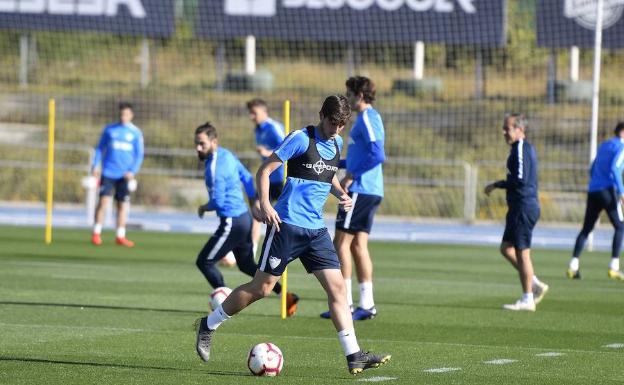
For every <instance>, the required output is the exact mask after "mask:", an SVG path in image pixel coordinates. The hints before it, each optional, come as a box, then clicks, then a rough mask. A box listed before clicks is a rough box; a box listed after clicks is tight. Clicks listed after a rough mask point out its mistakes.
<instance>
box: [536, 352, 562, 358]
mask: <svg viewBox="0 0 624 385" xmlns="http://www.w3.org/2000/svg"><path fill="white" fill-rule="evenodd" d="M563 355H565V353H559V352H546V353H537V354H536V355H535V356H536V357H559V356H563Z"/></svg>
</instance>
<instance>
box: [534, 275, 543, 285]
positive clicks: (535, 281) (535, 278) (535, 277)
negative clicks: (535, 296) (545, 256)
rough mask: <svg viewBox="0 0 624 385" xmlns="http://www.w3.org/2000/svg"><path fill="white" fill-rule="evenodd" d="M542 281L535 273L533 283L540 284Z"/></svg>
mask: <svg viewBox="0 0 624 385" xmlns="http://www.w3.org/2000/svg"><path fill="white" fill-rule="evenodd" d="M541 283H542V282H541V281H540V280H539V279H537V275H534V276H533V285H539V284H541Z"/></svg>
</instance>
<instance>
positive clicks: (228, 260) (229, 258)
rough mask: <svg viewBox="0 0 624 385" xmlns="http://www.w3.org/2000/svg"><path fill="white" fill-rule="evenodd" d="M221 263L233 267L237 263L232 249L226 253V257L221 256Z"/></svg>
mask: <svg viewBox="0 0 624 385" xmlns="http://www.w3.org/2000/svg"><path fill="white" fill-rule="evenodd" d="M219 265H221V266H224V267H233V266H235V265H236V258H235V257H234V254H233V253H232V252H231V251H230V252H229V253H227V254H225V257H223V258H221V260H219Z"/></svg>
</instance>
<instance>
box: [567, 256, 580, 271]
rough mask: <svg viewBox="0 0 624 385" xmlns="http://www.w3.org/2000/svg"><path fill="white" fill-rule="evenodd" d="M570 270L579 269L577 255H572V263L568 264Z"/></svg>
mask: <svg viewBox="0 0 624 385" xmlns="http://www.w3.org/2000/svg"><path fill="white" fill-rule="evenodd" d="M568 267H569V268H570V270H574V271H577V270H578V269H579V259H578V258H577V257H572V259H570V264H569V265H568Z"/></svg>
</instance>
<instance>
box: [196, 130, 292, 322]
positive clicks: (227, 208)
mask: <svg viewBox="0 0 624 385" xmlns="http://www.w3.org/2000/svg"><path fill="white" fill-rule="evenodd" d="M195 147H196V150H197V156H198V158H199V159H200V160H202V161H203V162H204V165H205V173H204V178H205V182H206V188H207V189H208V197H209V200H208V203H206V204H205V205H202V206H199V208H198V209H197V214H198V215H199V217H200V218H203V217H204V213H206V212H207V211H215V212H216V214H217V216H218V217H219V219H220V224H219V228H218V229H217V231H215V233H214V234H213V236H212V237H211V238H210V240H208V242H207V243H206V245H205V246H204V247H203V248H202V250H201V251H200V252H199V255H198V256H197V262H196V264H197V268H198V269H199V270H200V271H201V272H202V274H204V277H205V278H206V280H207V281H208V283H210V285H211V286H212V287H213V288H217V287H222V286H226V285H225V282H224V280H223V275H222V274H221V272H220V271H219V269H218V268H217V266H216V264H217V262H218V261H219V260H220V259H221V258H223V257H225V255H226V254H227V253H229V252H233V254H234V257H235V258H236V264H237V265H238V268H239V269H240V271H242V272H243V273H245V274H247V275H249V276H251V277H253V276H254V274H255V273H256V263H255V261H254V254H253V248H252V242H251V215H250V214H249V209H248V208H247V204H246V203H245V200H244V198H243V192H242V190H241V183H242V185H243V187H244V189H245V193H246V195H247V199H248V200H249V204H250V205H252V206H253V204H254V203H255V201H256V190H255V189H254V185H253V177H252V176H251V174H250V173H249V171H247V169H246V168H245V166H243V164H242V163H241V162H240V161H239V160H238V159H237V158H236V156H235V155H234V154H232V153H231V152H230V151H229V150H227V149H225V148H223V147H221V146H219V140H218V135H217V129H216V128H215V127H214V126H213V125H212V124H210V123H209V122H208V123H204V124H202V125H201V126H199V127H197V129H196V130H195ZM273 291H274V292H275V293H277V294H280V293H281V292H282V288H281V286H280V285H279V283H278V284H276V285H275V287H273ZM287 298H288V304H287V306H288V308H289V309H290V312H289V316H290V315H293V314H294V310H292V308H293V307H295V306H296V300H297V298H296V296H295V295H293V294H292V293H288V296H287Z"/></svg>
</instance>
